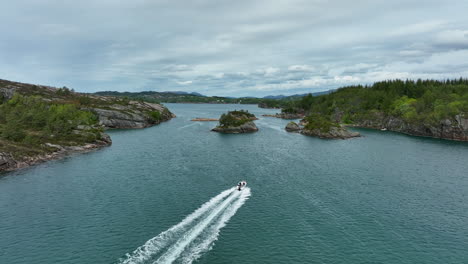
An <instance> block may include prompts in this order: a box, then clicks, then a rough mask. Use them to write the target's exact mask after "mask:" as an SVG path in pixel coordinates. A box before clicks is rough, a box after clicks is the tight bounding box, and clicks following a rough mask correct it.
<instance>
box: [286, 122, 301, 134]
mask: <svg viewBox="0 0 468 264" xmlns="http://www.w3.org/2000/svg"><path fill="white" fill-rule="evenodd" d="M285 129H286V131H288V132H299V131H301V127H300V126H299V125H298V124H297V123H296V122H289V123H288V124H287V125H286V127H285Z"/></svg>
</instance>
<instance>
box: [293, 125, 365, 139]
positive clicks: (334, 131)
mask: <svg viewBox="0 0 468 264" xmlns="http://www.w3.org/2000/svg"><path fill="white" fill-rule="evenodd" d="M301 134H303V135H306V136H313V137H319V138H326V139H348V138H353V137H359V136H361V135H360V134H359V133H358V132H350V131H348V130H347V129H346V128H344V127H331V128H330V129H329V130H328V131H323V130H320V129H312V130H309V129H302V131H301Z"/></svg>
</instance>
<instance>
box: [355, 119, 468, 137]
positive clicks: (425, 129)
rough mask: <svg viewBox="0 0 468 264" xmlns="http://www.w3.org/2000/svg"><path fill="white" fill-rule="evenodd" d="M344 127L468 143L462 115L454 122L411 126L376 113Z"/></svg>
mask: <svg viewBox="0 0 468 264" xmlns="http://www.w3.org/2000/svg"><path fill="white" fill-rule="evenodd" d="M346 126H349V127H361V128H370V129H379V130H388V131H393V132H398V133H403V134H406V135H410V136H419V137H430V138H439V139H446V140H454V141H468V118H466V117H464V116H462V115H456V116H455V120H450V119H445V120H442V121H440V122H439V123H437V124H422V123H418V124H412V123H408V122H405V121H404V120H403V119H401V118H396V117H392V116H384V115H383V114H379V113H376V114H374V116H372V118H369V119H366V120H360V121H358V122H355V124H347V125H346Z"/></svg>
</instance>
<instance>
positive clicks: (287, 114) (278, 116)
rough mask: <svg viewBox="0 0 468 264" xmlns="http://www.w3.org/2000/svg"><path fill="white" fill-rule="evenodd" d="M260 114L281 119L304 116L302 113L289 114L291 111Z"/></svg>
mask: <svg viewBox="0 0 468 264" xmlns="http://www.w3.org/2000/svg"><path fill="white" fill-rule="evenodd" d="M262 116H266V117H276V118H281V119H301V118H304V115H303V114H299V113H298V114H291V113H278V114H274V115H269V114H264V115H262Z"/></svg>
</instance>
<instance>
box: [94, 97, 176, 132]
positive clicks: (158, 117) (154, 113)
mask: <svg viewBox="0 0 468 264" xmlns="http://www.w3.org/2000/svg"><path fill="white" fill-rule="evenodd" d="M89 110H90V111H92V112H94V113H95V114H96V115H97V116H98V117H99V124H100V125H102V126H104V127H106V128H145V127H149V126H152V125H156V124H159V123H161V122H164V121H167V120H170V119H171V118H173V117H175V115H174V114H173V113H171V112H170V111H169V110H168V109H167V108H166V107H164V106H162V105H160V104H152V103H146V102H137V101H130V103H129V104H128V105H117V104H116V105H110V106H108V107H107V108H106V109H103V108H97V107H93V108H90V109H89Z"/></svg>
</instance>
